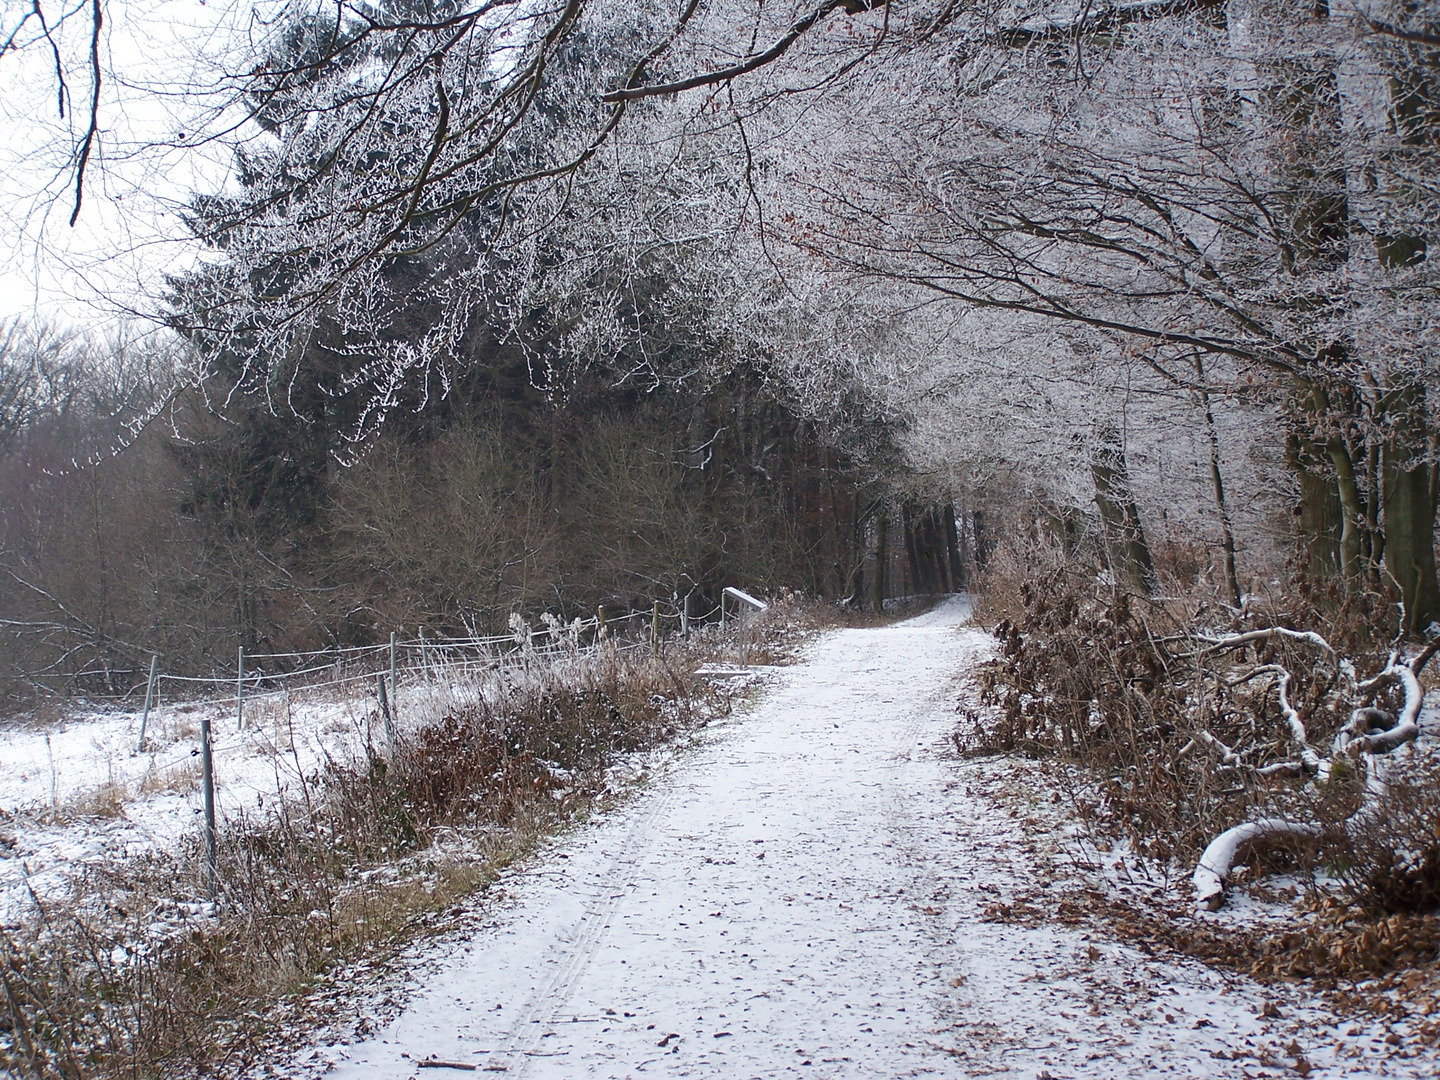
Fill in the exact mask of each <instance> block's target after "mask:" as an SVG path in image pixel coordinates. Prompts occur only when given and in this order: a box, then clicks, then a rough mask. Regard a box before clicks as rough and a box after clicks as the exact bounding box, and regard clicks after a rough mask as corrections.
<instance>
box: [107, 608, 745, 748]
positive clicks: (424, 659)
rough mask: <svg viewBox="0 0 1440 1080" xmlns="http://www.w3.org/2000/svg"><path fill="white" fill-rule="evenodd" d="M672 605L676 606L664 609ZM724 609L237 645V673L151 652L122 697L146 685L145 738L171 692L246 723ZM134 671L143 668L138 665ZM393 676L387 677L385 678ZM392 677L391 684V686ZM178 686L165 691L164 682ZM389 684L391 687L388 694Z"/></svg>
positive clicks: (649, 637)
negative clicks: (295, 704)
mask: <svg viewBox="0 0 1440 1080" xmlns="http://www.w3.org/2000/svg"><path fill="white" fill-rule="evenodd" d="M666 607H668V608H670V609H671V610H665V608H666ZM717 615H719V616H720V621H721V622H722V623H723V622H724V619H725V605H724V604H723V603H721V604H717V605H716V606H715V607H713V608H711V609H710V610H709V611H707V612H705V613H703V614H700V615H694V614H692V613H691V612H690V611H689V598H688V597H687V598H685V600H684V601H682V602H680V603H673V602H671V603H663V602H659V601H657V602H656V603H655V604H654V605H653V606H652V609H651V610H650V611H643V610H630V611H627V612H626V613H624V614H622V615H608V614H607V613H606V611H605V609H604V608H603V607H602V608H599V609H597V612H596V614H595V615H593V616H591V617H589V618H587V619H573V620H571V621H569V622H564V621H562V620H560V619H558V618H556V617H554V616H547V617H543V618H542V620H541V622H540V624H539V625H534V626H532V625H530V624H528V623H526V622H524V621H523V620H521V619H519V617H518V616H515V617H513V618H514V619H515V620H516V621H515V622H514V623H513V624H512V630H511V632H510V633H506V634H491V635H484V636H480V635H467V636H463V637H436V636H427V635H426V634H425V632H424V630H423V629H421V630H420V631H419V636H418V637H416V638H413V639H401V638H399V636H398V635H396V634H392V635H391V640H390V641H389V642H388V643H381V644H375V645H354V646H336V647H334V648H329V649H313V650H296V651H292V652H263V653H251V652H247V651H245V650H244V649H243V648H240V649H237V652H236V666H235V671H234V674H231V675H222V674H219V673H215V674H212V675H208V676H207V675H177V674H171V673H169V672H166V671H164V670H163V669H161V668H160V667H159V660H160V658H159V656H158V655H156V656H152V658H151V664H150V671H149V675H148V678H145V679H144V680H143V681H141V682H139V683H137V684H136V685H135V686H134V687H133V688H132V689H131V690H130V691H129V692H127V693H126V694H125V695H124V696H125V697H129V695H130V694H131V693H134V692H135V691H136V690H138V689H139V688H140V687H141V686H143V687H144V688H145V705H144V710H143V712H144V715H143V718H142V720H141V735H140V745H141V747H142V748H143V746H144V742H145V727H146V722H147V721H148V718H149V714H150V711H151V710H152V709H153V708H155V707H158V706H159V705H160V704H161V701H162V697H165V696H169V697H170V700H171V701H172V702H173V701H174V700H176V699H177V698H179V699H182V700H184V701H185V702H187V703H191V704H198V705H205V704H216V705H220V704H224V703H226V702H233V703H234V704H235V708H236V711H237V718H238V719H239V720H240V722H241V724H242V725H243V722H244V719H243V718H244V711H243V710H244V707H245V704H246V703H249V702H255V701H258V700H260V699H263V698H266V697H271V696H275V695H283V694H287V693H291V692H294V691H296V690H301V689H304V690H316V689H322V688H325V687H334V686H344V685H349V684H354V683H362V682H375V681H376V679H377V678H379V679H381V680H382V682H381V683H378V684H377V695H378V696H380V697H381V698H382V705H386V707H385V708H384V710H383V711H384V712H385V713H386V714H387V717H388V716H389V714H390V708H389V707H388V705H387V703H386V702H385V701H384V700H383V699H385V698H389V699H390V700H392V701H393V698H394V693H395V687H396V684H397V681H398V680H399V679H400V678H401V677H405V678H416V677H419V678H421V679H424V680H426V681H429V680H431V679H433V678H436V677H438V675H439V673H440V672H441V671H442V670H443V671H444V672H445V674H446V677H449V678H454V677H457V676H459V677H463V676H466V675H473V674H478V673H481V672H485V671H490V670H494V669H495V668H497V667H499V666H500V665H502V664H504V663H506V662H509V661H514V660H516V659H531V658H533V659H535V660H543V659H545V658H549V657H558V656H565V655H579V654H583V653H585V652H589V651H593V650H594V649H595V648H596V647H598V646H599V645H600V644H601V643H602V642H609V643H610V644H611V645H612V646H613V647H614V648H616V649H619V650H621V651H626V650H630V649H639V648H646V647H650V648H655V647H658V646H659V645H660V644H661V643H663V641H664V640H665V638H667V637H671V636H674V635H675V633H676V632H677V630H676V629H675V628H676V627H677V625H678V633H679V634H680V635H681V636H685V637H688V636H689V634H690V632H691V630H692V628H695V629H698V628H700V627H703V626H705V625H707V624H710V623H713V621H714V620H715V617H716V616H717ZM136 674H139V672H137V673H136ZM387 675H388V678H386V677H387ZM386 684H388V685H386ZM167 685H168V686H170V687H173V688H174V692H173V693H172V694H170V695H165V694H164V692H163V691H164V688H165V687H166V686H167ZM200 687H209V688H213V691H214V692H213V694H208V695H207V694H205V693H203V692H199V688H200ZM387 691H388V693H387Z"/></svg>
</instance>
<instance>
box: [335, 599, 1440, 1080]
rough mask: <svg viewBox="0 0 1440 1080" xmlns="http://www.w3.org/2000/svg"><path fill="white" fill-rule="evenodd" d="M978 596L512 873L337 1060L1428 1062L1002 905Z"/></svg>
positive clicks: (357, 1064)
mask: <svg viewBox="0 0 1440 1080" xmlns="http://www.w3.org/2000/svg"><path fill="white" fill-rule="evenodd" d="M966 615H967V608H966V605H965V603H964V602H963V601H961V600H959V599H956V600H951V601H949V602H947V603H945V604H943V605H942V606H940V607H939V608H937V609H936V610H934V611H932V612H930V613H928V614H926V615H922V616H920V617H918V618H914V619H911V620H909V621H906V622H903V623H900V624H898V625H894V626H890V627H884V628H878V629H870V630H844V631H836V632H832V633H829V634H827V635H825V636H824V637H822V638H821V639H820V640H818V641H817V642H815V643H813V644H812V645H811V646H810V647H809V649H807V651H806V655H805V658H804V661H803V662H802V663H800V664H797V665H795V666H794V667H791V668H787V669H784V670H783V671H781V672H780V673H779V674H778V675H777V676H776V678H775V680H774V682H773V684H772V686H771V687H770V688H769V689H768V691H767V692H766V693H765V694H764V696H763V697H762V698H761V700H760V701H759V703H758V704H757V705H756V706H755V707H754V708H752V709H750V710H748V711H746V712H744V713H743V714H737V715H736V717H734V718H733V719H732V720H730V721H727V722H726V723H724V724H717V725H715V726H714V727H713V728H712V729H711V733H710V734H709V736H708V737H707V739H706V740H705V741H704V743H703V745H702V746H701V747H700V748H699V749H697V750H695V751H693V752H690V753H688V754H683V755H681V756H680V757H679V758H678V759H677V761H676V762H675V764H674V766H673V767H672V768H671V769H669V770H668V771H667V772H666V773H665V774H664V775H662V776H661V777H660V778H659V779H658V780H657V781H656V782H655V783H653V784H652V785H651V786H650V787H649V789H648V790H646V791H645V792H644V793H642V794H641V795H639V796H638V797H637V798H635V799H633V800H631V801H630V802H629V803H627V804H626V806H625V807H624V808H623V809H622V810H620V811H617V812H616V813H613V814H611V815H608V816H606V817H604V818H601V819H598V820H597V821H596V822H595V823H593V824H592V825H590V826H587V827H585V828H583V829H581V830H579V831H578V832H576V833H575V834H574V835H572V836H570V837H568V838H566V839H565V840H563V841H562V842H560V843H558V844H556V845H554V846H553V847H552V848H551V849H550V850H549V851H548V852H547V853H546V854H545V855H543V856H542V857H541V858H539V859H537V860H536V861H535V862H534V863H533V864H531V865H530V866H529V867H528V868H527V869H526V870H524V871H522V872H519V873H517V874H514V875H512V876H511V877H509V878H508V879H507V881H506V889H507V891H508V892H510V893H511V894H512V899H511V900H510V901H509V902H508V903H507V904H503V905H500V906H499V907H498V908H497V909H496V911H495V913H494V914H495V918H494V920H493V921H492V922H491V923H489V924H487V925H486V926H485V927H483V928H482V929H480V930H479V931H478V932H476V933H474V934H473V935H472V936H471V937H470V938H468V939H467V940H464V941H461V942H459V943H458V944H455V943H454V942H452V943H451V944H452V945H453V949H452V951H451V953H450V955H448V956H444V957H441V958H439V959H438V960H437V961H435V962H433V963H431V964H429V965H427V973H426V974H425V975H424V976H423V978H422V980H421V983H420V985H419V986H418V987H417V988H416V989H415V991H414V993H413V994H412V995H411V997H410V1000H409V1002H408V1004H407V1005H406V1007H405V1008H404V1010H403V1012H402V1013H401V1014H400V1015H399V1016H398V1018H397V1019H395V1020H394V1021H393V1022H392V1023H390V1024H389V1025H388V1026H386V1027H385V1028H383V1029H382V1030H379V1031H377V1032H376V1033H375V1034H374V1035H373V1036H372V1037H370V1038H369V1039H368V1040H367V1041H363V1042H359V1043H355V1044H351V1045H349V1046H336V1047H331V1048H329V1049H327V1050H324V1051H321V1053H323V1055H324V1057H325V1060H326V1062H327V1063H329V1064H331V1069H330V1072H329V1074H330V1075H331V1076H335V1077H339V1078H344V1080H351V1078H355V1080H359V1078H362V1077H363V1078H366V1080H387V1078H397V1080H398V1078H404V1077H416V1076H418V1077H443V1076H446V1075H459V1073H456V1072H452V1071H449V1070H444V1069H430V1068H424V1069H421V1068H419V1067H417V1064H416V1063H417V1060H418V1059H422V1058H428V1057H432V1056H433V1057H436V1058H439V1059H443V1060H447V1061H452V1062H458V1063H462V1064H472V1065H474V1066H476V1067H477V1068H478V1069H479V1070H487V1071H493V1072H495V1073H497V1074H498V1073H502V1072H503V1073H504V1074H505V1075H508V1076H523V1077H528V1078H535V1080H541V1078H546V1080H548V1078H560V1077H570V1078H578V1077H641V1076H704V1077H740V1078H743V1077H779V1076H807V1077H909V1076H967V1075H1013V1076H1020V1077H1044V1076H1047V1075H1049V1076H1053V1077H1055V1078H1057V1080H1058V1078H1059V1077H1062V1076H1064V1077H1077V1076H1086V1077H1097V1078H1099V1077H1112V1076H1142V1075H1147V1076H1148V1075H1153V1074H1156V1073H1160V1074H1171V1075H1183V1076H1235V1077H1240V1076H1254V1075H1265V1074H1267V1072H1268V1070H1267V1069H1266V1068H1265V1067H1264V1063H1265V1061H1266V1059H1267V1058H1268V1059H1270V1060H1272V1061H1273V1062H1274V1063H1275V1067H1276V1068H1280V1069H1283V1070H1285V1071H1289V1069H1290V1068H1291V1067H1292V1065H1291V1059H1290V1058H1286V1057H1284V1054H1285V1050H1284V1047H1285V1046H1286V1045H1287V1044H1289V1043H1292V1042H1293V1041H1294V1040H1295V1039H1296V1038H1299V1040H1300V1042H1301V1043H1302V1044H1303V1047H1304V1052H1305V1053H1306V1054H1307V1061H1308V1062H1310V1063H1311V1064H1313V1065H1314V1066H1315V1067H1316V1068H1317V1069H1319V1070H1323V1071H1321V1072H1318V1073H1317V1075H1342V1074H1346V1073H1352V1072H1353V1073H1355V1074H1357V1075H1390V1074H1394V1075H1406V1074H1407V1070H1406V1066H1412V1067H1415V1068H1416V1069H1417V1070H1418V1073H1419V1074H1424V1073H1425V1072H1426V1071H1427V1070H1426V1069H1425V1068H1424V1067H1421V1065H1420V1063H1419V1062H1413V1061H1412V1062H1404V1061H1394V1060H1381V1059H1380V1058H1379V1057H1378V1056H1375V1057H1371V1056H1369V1055H1364V1056H1361V1057H1355V1058H1347V1057H1346V1056H1345V1054H1344V1051H1342V1050H1337V1049H1336V1047H1335V1043H1336V1039H1335V1036H1334V1032H1333V1029H1332V1027H1331V1026H1330V1025H1331V1024H1333V1021H1330V1020H1329V1018H1327V1017H1325V1016H1324V1014H1323V1013H1321V1012H1319V1011H1318V1010H1315V1009H1313V1008H1311V1007H1308V1006H1306V1005H1304V1004H1303V1003H1295V1002H1291V1001H1287V1002H1286V1003H1285V1010H1284V1012H1285V1017H1286V1019H1283V1020H1276V1019H1273V1018H1267V1017H1265V1016H1263V1015H1261V1009H1262V1006H1263V1004H1264V1002H1265V1001H1266V1000H1267V999H1268V998H1269V997H1271V996H1273V995H1271V994H1267V993H1266V992H1264V991H1263V990H1262V988H1260V987H1258V986H1256V985H1255V984H1253V983H1251V982H1249V981H1248V980H1244V979H1241V978H1239V977H1237V976H1233V975H1222V974H1220V973H1217V972H1214V971H1211V970H1209V969H1206V968H1203V967H1201V966H1200V965H1198V964H1189V963H1180V964H1167V963H1162V962H1159V961H1157V960H1154V959H1152V958H1148V957H1145V956H1142V955H1141V954H1139V953H1137V952H1135V951H1133V950H1131V949H1128V948H1125V947H1121V946H1118V945H1116V944H1114V943H1112V942H1106V941H1103V940H1102V941H1095V942H1092V941H1090V940H1089V939H1087V938H1085V937H1083V936H1082V935H1081V933H1080V932H1079V931H1075V930H1069V929H1066V928H1064V927H1061V926H1059V925H1056V924H1051V923H1043V922H1042V923H1041V924H1040V925H1038V926H1033V927H1022V926H1016V925H1004V924H998V923H993V922H988V921H986V920H985V918H984V912H985V908H986V906H987V905H989V904H992V903H993V902H994V901H995V900H997V899H998V898H1000V897H1002V896H1003V895H1004V894H1006V893H1007V892H1008V891H1010V890H1012V889H1015V888H1017V887H1020V886H1024V885H1027V884H1033V883H1034V882H1033V879H1032V875H1033V871H1032V870H1031V869H1030V865H1029V863H1027V861H1026V857H1025V855H1024V854H1023V842H1024V838H1023V837H1022V836H1021V834H1020V829H1019V826H1018V825H1017V824H1016V822H1015V821H1014V820H1013V819H1012V818H1011V817H1009V816H1008V814H1007V813H1006V812H1005V811H1004V810H1002V809H1001V808H1000V806H999V804H998V803H997V802H995V801H994V800H993V799H991V798H989V797H987V796H986V794H985V790H984V788H985V786H986V784H987V783H990V782H992V781H993V780H994V778H995V777H996V776H997V775H998V774H999V773H1002V772H1003V773H1004V774H1005V776H1007V777H1008V782H1011V783H1013V782H1014V781H1015V779H1016V776H1017V773H1016V766H1015V765H1014V764H1013V763H1010V762H977V761H959V760H957V759H956V757H955V755H954V754H953V751H952V750H951V747H950V743H949V736H950V734H951V732H952V730H953V728H954V725H955V723H956V713H955V701H956V695H957V689H958V678H959V676H960V674H961V673H962V672H964V671H965V670H966V668H967V667H968V666H969V665H971V664H973V662H974V661H975V659H976V658H977V656H979V655H981V654H982V653H983V652H984V650H985V649H986V648H987V641H988V639H987V638H986V637H985V636H984V635H982V634H980V633H979V632H977V631H974V630H970V629H966V628H964V627H963V626H962V625H961V624H963V622H964V620H965V618H966ZM1019 775H1020V776H1023V772H1022V773H1020V774H1019ZM1269 1011H1271V1012H1273V1011H1274V1010H1273V1008H1272V1009H1271V1010H1269ZM1327 1038H1328V1039H1329V1043H1328V1044H1327V1043H1325V1042H1324V1040H1325V1039H1327ZM1327 1045H1328V1046H1330V1049H1329V1050H1326V1049H1325V1046H1327ZM1237 1050H1239V1051H1240V1053H1238V1054H1237V1053H1236V1051H1237ZM312 1060H313V1058H312ZM1432 1064H1433V1063H1432ZM1269 1074H1270V1075H1274V1074H1273V1073H1269Z"/></svg>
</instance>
